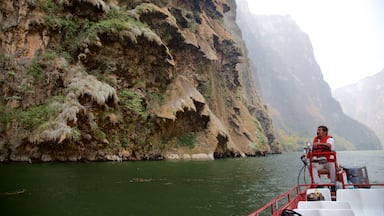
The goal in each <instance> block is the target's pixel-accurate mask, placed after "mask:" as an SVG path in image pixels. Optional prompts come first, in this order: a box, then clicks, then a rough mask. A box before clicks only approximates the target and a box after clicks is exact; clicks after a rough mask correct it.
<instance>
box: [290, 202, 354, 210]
mask: <svg viewBox="0 0 384 216" xmlns="http://www.w3.org/2000/svg"><path fill="white" fill-rule="evenodd" d="M297 208H298V209H352V207H351V205H350V204H349V202H343V201H322V202H306V201H300V202H299V203H298V204H297Z"/></svg>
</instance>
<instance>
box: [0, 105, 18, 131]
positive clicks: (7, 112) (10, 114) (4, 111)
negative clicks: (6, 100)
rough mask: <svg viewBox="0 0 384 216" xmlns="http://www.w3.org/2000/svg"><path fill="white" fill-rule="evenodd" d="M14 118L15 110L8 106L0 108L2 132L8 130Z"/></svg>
mask: <svg viewBox="0 0 384 216" xmlns="http://www.w3.org/2000/svg"><path fill="white" fill-rule="evenodd" d="M14 117H15V111H14V109H12V108H9V107H6V106H0V131H3V130H6V129H7V127H8V125H9V124H10V123H11V122H12V119H13V118H14Z"/></svg>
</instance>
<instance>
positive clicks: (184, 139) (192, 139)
mask: <svg viewBox="0 0 384 216" xmlns="http://www.w3.org/2000/svg"><path fill="white" fill-rule="evenodd" d="M195 144H196V136H195V135H194V134H184V135H182V136H179V137H178V139H177V145H178V146H180V147H189V148H191V149H192V148H194V147H195Z"/></svg>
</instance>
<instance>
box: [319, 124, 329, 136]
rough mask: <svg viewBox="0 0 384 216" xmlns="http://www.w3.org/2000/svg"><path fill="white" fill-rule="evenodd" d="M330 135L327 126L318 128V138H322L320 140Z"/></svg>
mask: <svg viewBox="0 0 384 216" xmlns="http://www.w3.org/2000/svg"><path fill="white" fill-rule="evenodd" d="M327 135H328V128H327V127H326V126H323V125H321V126H319V127H318V128H317V136H318V137H320V138H323V137H324V136H327Z"/></svg>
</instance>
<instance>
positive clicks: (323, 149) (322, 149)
mask: <svg viewBox="0 0 384 216" xmlns="http://www.w3.org/2000/svg"><path fill="white" fill-rule="evenodd" d="M329 138H332V137H331V136H328V135H327V136H324V137H323V138H322V139H320V138H319V137H317V136H316V137H315V138H314V139H313V143H322V144H326V143H327V140H328V139H329ZM329 151H330V148H328V147H327V146H323V145H319V146H317V147H316V148H313V152H329Z"/></svg>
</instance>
